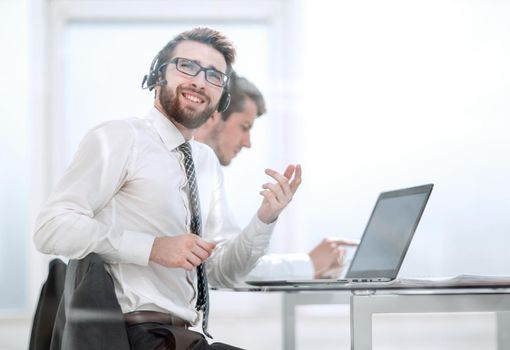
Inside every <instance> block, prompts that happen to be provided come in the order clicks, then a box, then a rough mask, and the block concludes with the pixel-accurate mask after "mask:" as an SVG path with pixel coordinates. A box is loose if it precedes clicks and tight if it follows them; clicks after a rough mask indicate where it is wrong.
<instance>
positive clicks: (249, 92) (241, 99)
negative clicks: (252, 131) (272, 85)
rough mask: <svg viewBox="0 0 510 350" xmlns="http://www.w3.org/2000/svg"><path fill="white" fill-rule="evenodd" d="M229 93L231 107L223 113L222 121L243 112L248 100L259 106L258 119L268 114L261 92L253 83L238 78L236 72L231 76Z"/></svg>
mask: <svg viewBox="0 0 510 350" xmlns="http://www.w3.org/2000/svg"><path fill="white" fill-rule="evenodd" d="M228 91H229V92H230V95H231V100H230V105H229V106H228V108H227V110H226V111H225V112H223V113H221V119H222V120H224V121H226V120H227V119H228V118H229V117H230V115H231V114H232V113H236V112H242V111H243V109H244V104H245V102H246V99H247V98H249V99H250V100H252V101H253V102H254V103H255V105H256V106H257V117H260V116H261V115H262V114H264V113H266V112H267V109H266V101H265V100H264V96H262V93H261V92H260V90H259V89H258V88H257V87H256V86H255V84H253V83H252V82H251V81H249V80H248V79H246V78H243V77H240V76H238V75H237V74H236V73H235V72H232V74H231V75H230V83H229V87H228Z"/></svg>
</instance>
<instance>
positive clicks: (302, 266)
mask: <svg viewBox="0 0 510 350" xmlns="http://www.w3.org/2000/svg"><path fill="white" fill-rule="evenodd" d="M314 275H315V270H314V267H313V263H312V260H311V259H310V256H309V255H308V254H306V253H294V254H266V255H264V256H263V257H261V258H260V259H259V261H258V262H257V265H256V266H255V267H254V268H253V269H252V270H251V271H250V273H249V274H248V276H246V278H245V280H246V281H250V280H251V281H255V280H257V281H260V280H279V279H304V280H306V279H313V278H314Z"/></svg>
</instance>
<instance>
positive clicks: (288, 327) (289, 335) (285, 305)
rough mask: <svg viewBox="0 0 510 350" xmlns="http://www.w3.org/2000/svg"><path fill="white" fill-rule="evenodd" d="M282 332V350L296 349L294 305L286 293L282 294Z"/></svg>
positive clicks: (291, 298)
mask: <svg viewBox="0 0 510 350" xmlns="http://www.w3.org/2000/svg"><path fill="white" fill-rule="evenodd" d="M282 331H283V333H282V341H283V350H294V349H295V348H296V303H295V301H294V298H293V297H292V296H291V295H289V294H287V293H283V294H282Z"/></svg>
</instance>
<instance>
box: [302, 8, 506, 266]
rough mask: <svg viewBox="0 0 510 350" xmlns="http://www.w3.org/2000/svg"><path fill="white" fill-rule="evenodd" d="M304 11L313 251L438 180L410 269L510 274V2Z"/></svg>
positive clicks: (305, 148)
mask: <svg viewBox="0 0 510 350" xmlns="http://www.w3.org/2000/svg"><path fill="white" fill-rule="evenodd" d="M305 4H306V6H305V11H304V12H305V14H306V15H305V22H304V24H303V32H304V33H305V37H304V44H303V46H304V48H305V50H304V52H303V54H304V62H305V63H304V67H303V72H304V75H305V79H304V82H305V83H304V85H303V101H304V102H303V111H304V113H303V114H302V119H301V120H300V122H299V125H300V126H301V128H302V129H301V137H300V139H301V142H300V143H299V146H300V150H301V156H302V159H303V162H304V163H305V164H304V169H305V170H304V171H305V181H304V184H303V188H302V192H301V195H302V196H301V197H300V199H301V201H304V202H305V203H301V204H302V211H303V213H304V215H301V216H300V218H305V219H303V220H301V222H302V225H303V226H305V227H307V232H309V233H313V234H312V235H309V236H308V237H309V242H310V244H311V243H312V241H313V240H317V237H318V236H319V235H320V234H322V233H328V234H332V233H335V234H346V235H350V236H352V237H359V235H360V234H361V233H362V230H363V228H364V225H365V223H366V220H367V219H368V216H369V213H370V210H371V208H372V206H373V204H374V201H375V199H376V196H377V194H378V193H379V192H381V191H383V190H390V189H396V188H400V187H406V186H412V185H418V184H424V183H429V182H433V183H435V189H434V191H433V193H432V196H431V199H430V202H429V204H428V207H427V208H426V210H425V213H424V216H423V219H422V222H421V224H420V226H419V227H418V230H417V233H416V236H415V238H414V241H413V243H412V245H411V249H410V251H409V253H408V256H407V258H406V260H405V263H404V266H403V270H402V271H401V273H402V275H444V274H458V273H480V274H510V267H509V266H510V265H509V264H508V258H507V248H506V247H507V246H508V242H509V236H508V233H509V231H510V215H509V212H510V191H509V188H508V183H507V181H508V180H507V179H508V178H510V162H509V157H510V142H508V134H509V131H510V122H509V118H508V117H509V115H510V65H509V64H508V62H510V40H509V39H510V24H509V23H510V3H508V2H504V1H456V0H448V1H445V0H441V1H376V0H373V1H371V0H367V1H335V2H330V1H321V0H319V1H306V2H305ZM297 200H298V199H297ZM317 203H320V204H317Z"/></svg>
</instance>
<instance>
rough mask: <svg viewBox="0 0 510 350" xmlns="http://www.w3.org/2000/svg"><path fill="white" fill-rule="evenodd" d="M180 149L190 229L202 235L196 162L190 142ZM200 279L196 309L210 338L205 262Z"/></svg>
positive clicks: (198, 271) (198, 272)
mask: <svg viewBox="0 0 510 350" xmlns="http://www.w3.org/2000/svg"><path fill="white" fill-rule="evenodd" d="M179 150H180V151H181V152H182V154H183V155H184V168H185V170H186V178H187V179H188V189H189V203H190V207H191V223H190V231H191V232H192V233H194V234H196V235H198V236H201V235H202V219H201V218H200V202H199V199H198V187H197V178H196V175H195V164H194V163H193V157H192V156H191V146H190V144H189V142H185V143H183V144H182V145H180V146H179ZM197 279H198V286H197V287H198V297H197V305H196V309H197V310H198V311H203V318H202V330H203V331H204V334H205V335H207V336H208V337H209V338H212V336H211V335H210V334H209V332H208V331H207V324H208V321H209V289H208V285H207V273H206V270H205V262H203V263H202V264H200V265H199V266H198V267H197Z"/></svg>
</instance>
